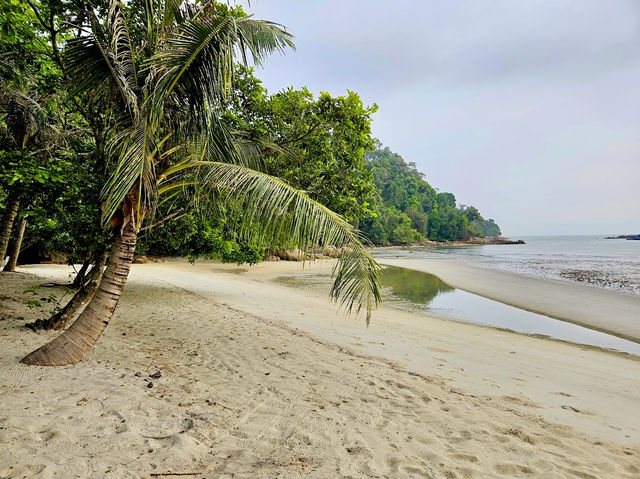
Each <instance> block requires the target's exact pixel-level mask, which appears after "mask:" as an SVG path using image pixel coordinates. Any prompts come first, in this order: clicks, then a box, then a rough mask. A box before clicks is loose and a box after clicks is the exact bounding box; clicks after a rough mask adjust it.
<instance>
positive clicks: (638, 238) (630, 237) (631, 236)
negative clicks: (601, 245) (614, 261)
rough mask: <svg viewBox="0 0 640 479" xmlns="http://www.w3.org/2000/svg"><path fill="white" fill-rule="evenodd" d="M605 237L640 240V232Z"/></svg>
mask: <svg viewBox="0 0 640 479" xmlns="http://www.w3.org/2000/svg"><path fill="white" fill-rule="evenodd" d="M605 239H626V240H637V241H640V234H638V235H619V236H607V237H606V238H605Z"/></svg>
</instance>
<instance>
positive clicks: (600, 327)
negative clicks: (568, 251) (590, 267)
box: [378, 258, 640, 343]
mask: <svg viewBox="0 0 640 479" xmlns="http://www.w3.org/2000/svg"><path fill="white" fill-rule="evenodd" d="M378 261H379V263H380V264H382V265H389V266H398V267H401V268H406V269H412V270H415V271H422V272H425V273H429V274H433V275H435V276H437V277H438V278H440V279H441V280H442V281H444V282H445V283H447V284H449V285H450V286H453V287H455V288H458V289H461V290H464V291H467V292H469V293H473V294H477V295H479V296H483V297H485V298H488V299H491V300H494V301H498V302H501V303H504V304H507V305H509V306H514V307H517V308H520V309H524V310H526V311H530V312H533V313H538V314H543V315H545V316H549V317H551V318H554V319H558V320H561V321H566V322H570V323H573V324H576V325H579V326H583V327H587V328H590V329H593V330H596V331H600V332H602V333H606V334H610V335H613V336H617V337H619V338H622V339H626V340H629V341H633V342H636V343H640V321H637V318H640V297H638V296H637V295H632V294H629V293H624V292H618V291H612V290H609V289H605V288H599V287H596V286H588V285H582V284H578V283H572V282H568V281H561V280H555V279H549V278H537V277H532V276H526V275H521V274H517V273H512V272H509V271H502V270H498V269H490V268H482V267H478V266H472V265H468V264H465V263H463V262H462V261H459V260H451V259H431V258H430V259H426V258H421V259H387V258H378Z"/></svg>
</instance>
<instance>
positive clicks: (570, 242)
mask: <svg viewBox="0 0 640 479" xmlns="http://www.w3.org/2000/svg"><path fill="white" fill-rule="evenodd" d="M606 236H607V235H600V236H529V237H526V236H525V237H517V238H516V237H514V239H523V240H524V241H526V244H524V245H473V246H456V247H436V248H425V247H406V248H380V249H375V250H374V253H373V254H374V256H377V257H380V258H383V257H384V258H434V257H438V258H441V257H443V256H446V257H450V258H451V259H462V260H464V261H465V262H467V263H470V264H473V265H476V266H481V267H486V268H495V269H501V270H506V271H511V272H515V273H519V274H525V275H529V276H537V277H543V278H553V279H560V280H564V281H570V282H576V283H581V284H589V285H592V286H596V287H600V288H607V289H612V290H617V291H624V292H627V293H632V294H638V295H640V241H632V240H624V239H605V238H606Z"/></svg>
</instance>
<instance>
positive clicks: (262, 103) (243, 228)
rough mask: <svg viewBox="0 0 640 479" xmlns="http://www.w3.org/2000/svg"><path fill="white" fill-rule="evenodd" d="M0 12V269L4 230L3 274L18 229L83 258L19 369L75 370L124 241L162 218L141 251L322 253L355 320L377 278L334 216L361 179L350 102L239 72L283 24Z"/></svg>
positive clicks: (188, 9) (359, 127)
mask: <svg viewBox="0 0 640 479" xmlns="http://www.w3.org/2000/svg"><path fill="white" fill-rule="evenodd" d="M0 13H2V15H1V17H0V22H1V23H0V31H2V36H1V37H0V62H2V67H3V68H2V69H1V70H0V75H1V76H0V162H1V164H0V166H1V167H2V170H1V171H2V175H0V199H1V201H2V206H3V210H4V211H3V218H2V224H1V226H0V258H2V259H3V260H4V258H5V254H6V253H7V252H8V251H9V249H8V244H9V239H10V236H11V235H12V231H13V236H14V239H13V245H14V246H13V247H12V251H9V252H10V253H11V254H10V258H11V259H10V261H9V264H8V265H7V266H8V269H9V270H11V269H12V268H13V267H14V266H15V262H16V261H15V260H16V259H17V257H18V255H19V254H20V250H21V243H22V239H23V236H24V234H25V230H27V227H26V226H27V221H26V220H27V218H29V219H30V230H27V232H26V235H27V239H28V241H29V242H28V243H27V244H28V245H30V249H32V250H33V249H34V248H35V249H40V252H41V253H42V252H45V251H47V250H50V249H60V250H62V251H63V252H64V253H67V254H69V258H70V259H71V260H78V259H83V260H84V263H83V268H82V269H81V271H80V273H79V274H78V277H79V278H80V280H79V281H76V286H77V287H78V288H79V290H78V292H77V293H76V294H75V295H74V296H73V298H72V299H71V301H70V302H69V303H68V304H67V305H66V306H65V307H64V308H63V309H62V310H61V311H59V312H58V313H59V314H58V313H56V315H55V316H54V317H52V318H51V320H50V321H44V322H39V323H40V324H33V325H31V326H32V327H33V328H36V327H44V328H49V329H62V328H64V327H66V325H67V324H69V323H70V322H71V321H73V322H72V323H71V325H70V326H69V327H68V328H67V329H66V330H65V331H64V332H63V333H62V334H61V335H60V336H58V337H57V338H55V339H54V340H53V341H51V342H50V343H48V344H46V345H44V346H43V347H41V348H39V349H38V350H36V351H34V352H32V353H31V354H29V355H27V356H26V357H25V358H24V359H23V362H25V363H27V364H38V365H64V364H72V363H75V362H77V361H79V360H81V359H82V358H83V357H84V356H85V355H86V353H87V352H88V351H89V350H90V349H91V348H92V346H93V344H95V342H96V341H97V340H98V338H99V337H100V335H101V334H102V332H103V331H104V329H105V327H106V326H107V324H108V323H109V321H110V319H111V318H112V316H113V313H114V311H115V308H116V306H117V304H118V301H119V298H120V295H121V293H122V290H123V288H124V285H125V282H126V280H127V277H128V273H129V270H130V267H131V263H132V261H133V258H134V254H135V253H136V248H137V245H138V242H139V241H138V240H139V239H140V238H142V237H143V236H144V235H145V234H146V233H148V232H152V231H153V229H154V228H160V227H162V226H165V225H169V224H171V222H176V221H178V222H180V221H181V222H182V223H176V226H174V231H173V232H170V233H173V234H167V232H164V234H163V235H162V238H163V239H161V240H160V239H158V238H154V237H153V236H149V238H148V240H147V244H146V245H144V244H141V250H142V252H144V249H145V248H146V249H150V248H151V249H153V248H156V249H164V251H165V252H166V253H169V254H189V255H191V256H198V255H209V256H215V255H217V256H222V257H223V258H226V259H230V260H235V261H249V262H254V261H257V260H259V259H260V258H261V257H262V254H263V253H264V251H266V250H267V249H273V248H288V247H295V248H299V249H301V250H303V251H304V250H308V249H310V248H316V247H320V248H323V247H328V246H335V247H337V248H338V251H340V257H339V259H338V263H337V266H336V269H335V276H334V284H333V287H332V289H331V297H332V298H333V299H335V300H338V301H340V302H341V303H343V304H344V306H345V307H346V309H347V310H348V311H351V310H352V309H356V310H358V311H360V310H364V311H365V312H366V317H367V322H368V321H369V318H370V315H371V311H372V310H373V309H374V308H375V306H376V305H377V304H378V303H379V301H380V291H379V290H380V276H379V275H380V267H379V265H378V264H377V263H376V262H375V261H374V260H373V258H372V257H371V255H370V254H369V252H368V251H367V250H366V249H365V248H364V246H363V244H362V243H361V241H360V238H359V235H358V232H357V230H356V229H355V227H354V226H353V224H352V223H350V222H349V221H347V220H345V219H344V218H343V217H342V216H340V214H339V213H342V214H344V215H345V216H346V218H347V219H350V220H354V219H355V218H356V217H357V216H359V215H361V214H363V212H364V211H365V210H366V208H364V205H363V204H361V203H360V202H359V200H358V198H360V197H361V196H362V194H361V192H362V193H366V192H368V191H369V190H367V188H368V183H367V182H366V181H363V182H361V184H359V182H358V181H356V180H355V178H356V177H357V175H358V174H359V173H360V172H361V171H362V168H361V164H360V160H358V158H360V156H361V152H363V151H364V148H365V146H366V143H367V141H368V138H369V136H368V133H367V132H366V131H365V129H366V128H368V115H369V113H370V112H369V111H368V110H366V111H365V110H364V109H363V107H362V104H361V103H360V102H359V99H358V98H357V96H354V95H350V96H348V97H345V98H331V97H329V96H323V97H322V98H321V99H319V100H318V101H317V102H316V101H315V100H314V99H313V98H312V97H311V96H310V95H309V94H308V92H306V91H299V92H294V91H290V92H288V93H287V92H283V94H282V95H279V96H278V97H269V96H268V95H267V94H266V92H264V91H262V90H261V89H260V88H259V82H256V81H254V80H253V79H252V75H251V73H250V71H249V70H248V69H246V68H245V69H243V68H242V67H241V65H242V64H245V65H246V64H247V63H248V62H249V61H250V62H251V63H253V64H255V65H259V64H261V62H263V61H265V59H266V58H267V57H268V56H269V55H270V54H272V53H274V52H285V51H287V50H288V49H291V48H293V39H292V36H291V34H290V33H288V32H287V31H286V29H284V28H283V27H282V26H280V25H278V24H276V23H273V22H270V21H264V20H256V19H253V18H252V17H251V16H249V15H247V14H246V13H245V12H244V11H243V9H242V8H241V7H236V6H232V5H229V4H227V3H223V2H216V1H180V0H165V1H160V0H158V1H150V0H149V1H137V0H131V1H126V2H125V1H122V0H94V1H92V2H85V1H75V0H69V1H62V2H61V1H59V0H33V1H27V2H18V1H15V0H1V1H0ZM245 93H246V94H245ZM287 115H289V117H287ZM358 116H360V119H359V118H358ZM327 125H330V126H327ZM327 128H331V134H330V135H323V132H325V133H326V131H327ZM334 140H335V142H334ZM354 155H355V156H354ZM354 158H355V163H354V165H356V166H355V167H354V168H351V169H352V170H353V171H352V173H353V174H352V176H350V174H347V175H345V176H342V177H341V176H340V174H341V173H343V172H345V170H347V169H349V168H350V166H349V165H350V162H352V161H354ZM331 160H335V161H337V164H331ZM300 162H303V163H304V164H305V167H304V168H302V169H300V170H298V171H295V165H298V164H300ZM311 166H313V169H312V170H309V168H308V167H311ZM330 179H331V180H335V181H334V182H333V183H328V181H329V180H330ZM333 191H339V193H338V194H333V195H332V194H331V193H332V192H333ZM353 198H355V199H353ZM321 199H322V200H323V202H324V203H326V204H328V206H329V207H332V208H335V209H336V210H338V211H339V213H336V212H334V211H332V210H331V209H330V208H328V207H327V206H326V205H325V204H323V203H322V202H320V201H318V200H321ZM18 218H19V219H20V221H19V227H18V228H14V225H15V224H16V220H17V219H18ZM109 250H110V251H111V252H110V254H109V255H108V259H107V254H106V253H107V251H109ZM141 250H138V253H140V252H141ZM92 263H93V265H94V267H93V269H91V270H89V265H90V264H92Z"/></svg>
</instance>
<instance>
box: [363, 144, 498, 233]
mask: <svg viewBox="0 0 640 479" xmlns="http://www.w3.org/2000/svg"><path fill="white" fill-rule="evenodd" d="M365 168H366V169H367V170H368V171H370V172H371V174H372V176H373V181H374V185H375V192H374V194H373V198H372V199H371V210H372V211H373V212H374V216H372V217H369V218H366V219H363V220H361V221H360V224H359V227H360V229H361V230H362V232H363V233H364V234H365V236H366V237H367V238H369V240H370V241H372V242H373V243H375V244H408V243H415V242H419V241H425V240H435V241H443V240H466V239H468V238H471V237H478V236H500V234H501V233H500V228H499V227H498V225H497V224H496V223H495V222H494V221H493V220H492V219H484V218H483V217H482V216H481V215H480V212H479V211H478V209H477V208H475V207H473V206H465V205H460V206H458V205H457V203H456V197H455V196H454V194H453V193H440V192H438V191H437V190H436V189H435V188H433V187H432V186H431V185H430V184H429V183H427V181H426V180H425V179H424V175H423V174H422V173H420V172H419V171H418V170H417V169H416V165H415V163H406V162H405V161H404V159H403V158H402V157H401V156H400V155H398V154H397V153H394V152H392V151H391V150H390V149H389V148H384V147H383V146H382V145H381V144H380V142H376V149H375V150H373V151H370V152H368V153H367V154H366V160H365Z"/></svg>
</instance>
